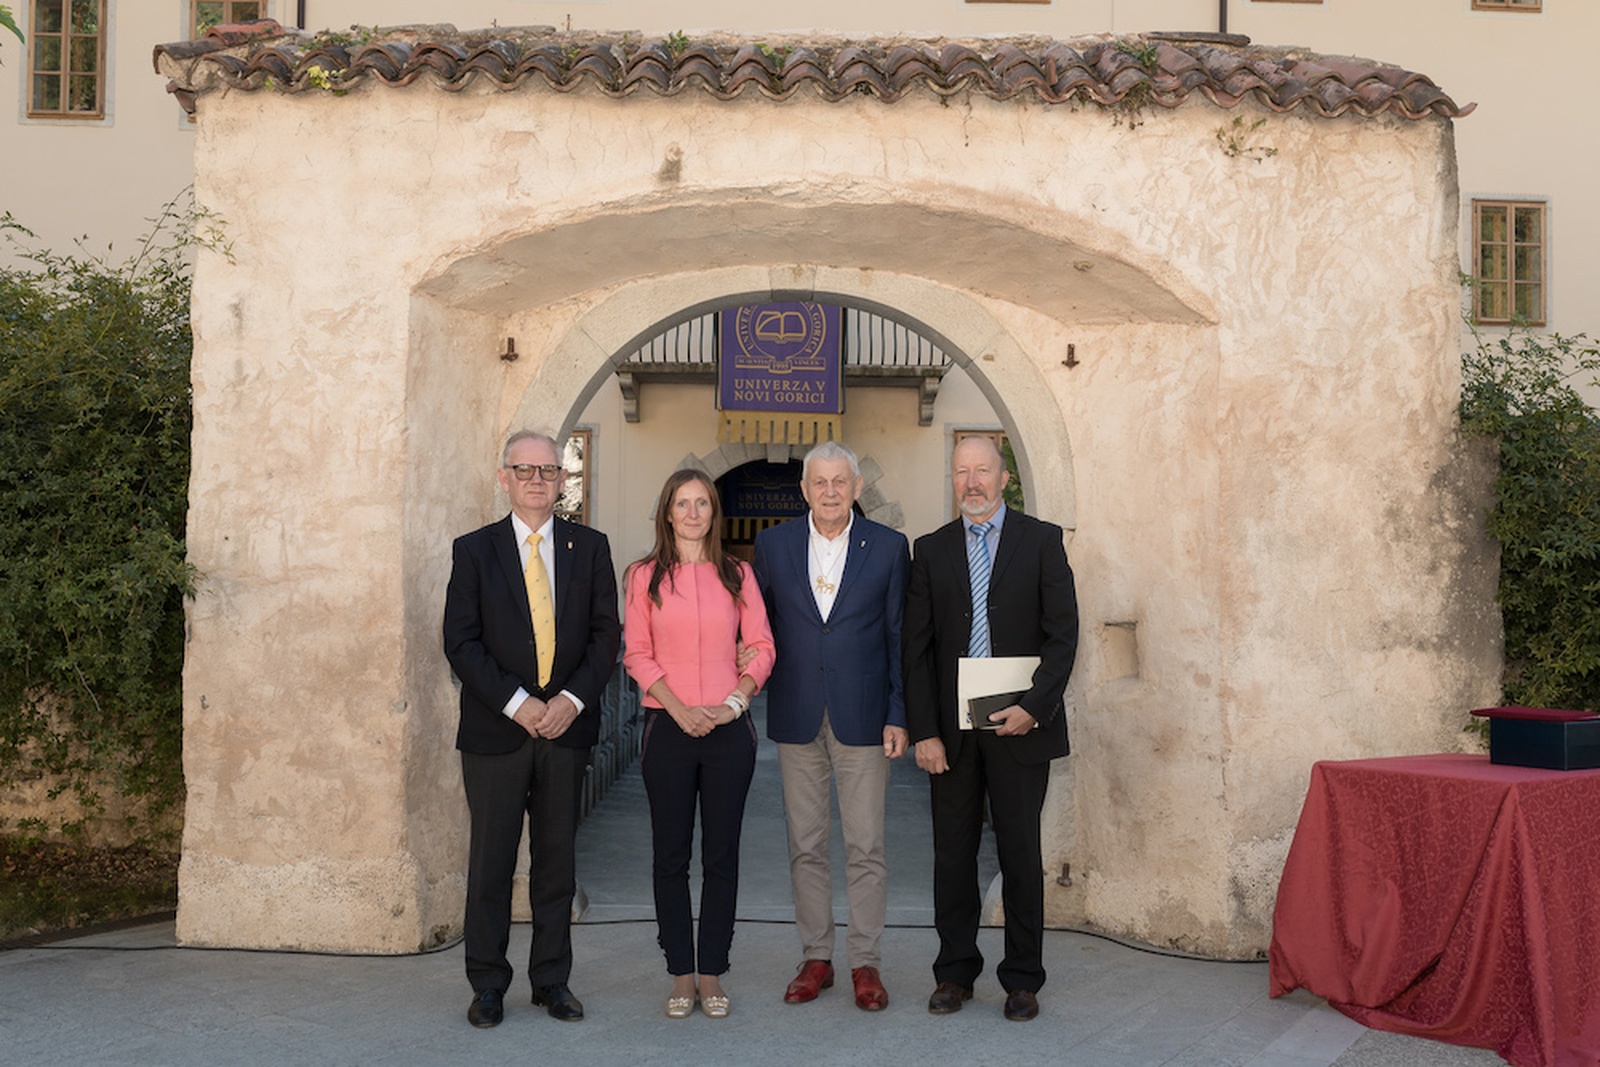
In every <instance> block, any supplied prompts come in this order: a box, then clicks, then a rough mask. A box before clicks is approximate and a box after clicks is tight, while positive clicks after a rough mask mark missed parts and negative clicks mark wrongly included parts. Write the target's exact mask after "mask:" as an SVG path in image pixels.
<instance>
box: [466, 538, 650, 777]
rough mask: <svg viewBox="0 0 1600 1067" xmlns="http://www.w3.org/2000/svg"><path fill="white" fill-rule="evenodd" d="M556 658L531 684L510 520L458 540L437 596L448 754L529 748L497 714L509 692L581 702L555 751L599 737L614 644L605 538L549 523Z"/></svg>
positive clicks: (530, 650) (524, 601)
mask: <svg viewBox="0 0 1600 1067" xmlns="http://www.w3.org/2000/svg"><path fill="white" fill-rule="evenodd" d="M551 541H552V542H553V547H554V550H555V561H556V581H555V586H556V603H555V610H556V658H555V664H554V666H553V667H552V669H551V673H550V684H549V685H547V686H543V687H541V686H540V685H539V660H538V655H537V653H536V652H535V650H534V644H533V619H532V616H531V615H530V613H529V610H528V589H527V585H526V584H525V583H524V581H523V577H522V563H521V558H520V556H519V555H518V553H517V539H516V534H515V533H514V532H513V529H512V526H511V516H510V515H507V516H506V517H505V518H503V519H501V520H500V521H499V522H492V523H490V524H489V525H488V526H484V527H481V528H480V529H477V530H474V531H473V532H472V533H469V534H466V535H464V536H462V537H458V538H456V541H455V546H454V550H453V560H452V563H451V567H450V584H449V586H448V587H447V588H446V590H445V597H444V654H445V658H446V659H448V660H449V661H450V667H451V669H452V670H454V671H455V674H456V677H457V678H459V679H460V680H461V723H460V727H459V728H458V730H457V731H456V747H457V748H459V749H461V750H462V751H463V752H475V753H479V754H483V755H495V754H503V753H507V752H515V751H516V750H517V749H518V748H519V747H521V745H522V743H523V742H524V741H526V740H527V738H528V734H527V731H526V730H524V729H523V728H522V727H521V726H519V725H517V724H516V723H515V722H513V721H512V720H510V719H508V718H507V717H506V716H505V714H504V709H505V706H506V702H507V701H509V700H510V699H511V696H512V694H513V693H515V692H516V691H517V687H518V686H521V687H522V688H523V689H526V690H527V691H528V692H529V693H532V694H533V695H534V696H536V697H538V698H540V699H541V700H548V699H549V698H551V697H553V696H555V695H556V694H558V693H560V692H561V691H562V690H563V689H565V690H567V691H569V692H571V693H572V694H573V695H574V696H576V697H577V698H578V699H579V700H581V701H583V705H584V707H583V713H582V714H581V715H579V716H578V717H577V719H576V720H574V722H573V723H572V725H571V726H569V727H568V728H567V731H566V733H564V734H562V735H561V736H560V737H559V738H557V739H556V743H557V744H559V745H564V746H567V747H569V748H587V747H589V746H591V745H593V744H594V743H595V741H596V740H597V739H598V737H599V734H600V697H601V696H602V695H603V694H604V693H605V688H606V683H607V681H609V680H610V678H611V672H612V670H613V669H614V668H615V667H616V663H617V649H618V647H620V645H621V643H622V624H621V622H620V621H619V619H618V616H617V576H616V572H615V571H614V570H612V567H611V545H610V543H609V542H608V541H607V540H606V536H605V534H603V533H600V532H599V531H597V530H591V529H590V528H589V527H587V526H580V525H578V524H577V523H573V522H568V521H567V520H565V519H563V518H561V517H560V516H557V517H556V520H555V529H554V531H553V533H552V536H551Z"/></svg>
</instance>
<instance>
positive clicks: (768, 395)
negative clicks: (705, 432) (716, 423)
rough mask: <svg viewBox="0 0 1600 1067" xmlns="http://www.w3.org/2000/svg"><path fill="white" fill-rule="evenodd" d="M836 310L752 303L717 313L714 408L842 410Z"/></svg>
mask: <svg viewBox="0 0 1600 1067" xmlns="http://www.w3.org/2000/svg"><path fill="white" fill-rule="evenodd" d="M841 318H842V316H841V314H840V311H839V308H838V307H837V306H835V305H832V304H799V303H794V304H756V305H754V306H752V307H739V308H729V309H728V310H726V311H724V312H723V313H722V320H721V332H720V334H719V342H720V345H721V351H720V352H719V354H718V359H717V407H718V408H720V409H721V410H723V411H792V412H806V413H811V414H821V415H837V414H839V413H840V412H842V411H844V389H843V364H844V358H843V345H842V331H841V329H840V320H841Z"/></svg>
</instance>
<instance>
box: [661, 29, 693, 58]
mask: <svg viewBox="0 0 1600 1067" xmlns="http://www.w3.org/2000/svg"><path fill="white" fill-rule="evenodd" d="M665 43H666V46H667V51H668V52H671V53H672V54H673V56H680V55H682V54H683V52H684V49H686V48H688V47H689V35H688V34H686V33H684V32H683V31H682V30H673V31H672V32H671V33H669V34H667V39H666V42H665Z"/></svg>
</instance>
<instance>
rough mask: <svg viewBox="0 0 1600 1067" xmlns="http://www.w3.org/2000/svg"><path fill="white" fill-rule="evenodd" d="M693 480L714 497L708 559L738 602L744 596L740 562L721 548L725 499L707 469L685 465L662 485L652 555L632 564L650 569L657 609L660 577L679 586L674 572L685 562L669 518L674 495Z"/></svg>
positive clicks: (659, 599) (659, 601) (652, 598)
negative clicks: (722, 499)
mask: <svg viewBox="0 0 1600 1067" xmlns="http://www.w3.org/2000/svg"><path fill="white" fill-rule="evenodd" d="M690 482H699V483H700V484H701V485H703V486H705V487H706V495H707V496H709V497H710V498H711V525H710V528H709V529H707V531H706V540H705V545H706V562H708V563H712V564H715V566H716V568H717V577H718V578H719V579H721V581H722V586H723V588H725V589H726V590H727V591H728V594H729V595H730V596H732V597H733V599H734V602H735V603H739V602H740V601H741V599H742V598H741V596H740V592H741V590H742V589H743V588H744V572H743V571H742V570H740V569H739V561H738V560H737V559H735V558H734V557H733V556H730V555H728V553H726V552H724V551H723V550H722V501H721V500H719V499H718V498H717V487H716V486H715V485H713V484H712V482H711V479H710V478H708V477H707V476H706V474H705V472H704V471H697V470H691V469H688V468H684V469H683V470H676V471H673V472H672V473H671V474H670V475H668V477H667V482H666V484H665V485H663V486H662V487H661V497H660V499H658V500H657V501H656V544H655V547H654V548H653V549H651V550H650V554H649V555H647V556H645V557H643V558H642V559H639V560H635V561H634V563H633V564H632V565H631V566H630V567H629V570H632V569H633V567H649V568H650V599H651V601H652V602H654V604H655V606H656V607H658V608H659V607H660V606H661V580H662V579H663V578H665V579H666V580H667V582H668V584H670V585H672V586H673V588H674V589H676V588H677V586H676V583H675V582H673V579H672V571H673V568H675V567H677V565H678V564H679V563H682V562H683V561H682V560H680V559H679V558H678V539H677V538H676V537H675V536H673V532H672V524H671V523H670V522H668V521H667V519H668V517H669V516H671V514H672V500H673V497H675V496H677V494H678V490H679V489H680V488H682V487H683V486H685V485H688V484H689V483H690Z"/></svg>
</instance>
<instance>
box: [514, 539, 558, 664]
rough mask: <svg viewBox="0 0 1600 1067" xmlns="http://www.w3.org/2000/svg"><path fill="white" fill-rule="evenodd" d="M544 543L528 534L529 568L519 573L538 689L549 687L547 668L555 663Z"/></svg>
mask: <svg viewBox="0 0 1600 1067" xmlns="http://www.w3.org/2000/svg"><path fill="white" fill-rule="evenodd" d="M543 540H544V538H542V537H540V536H539V535H538V534H536V533H531V534H529V535H528V547H529V549H530V551H529V552H528V569H527V570H526V571H524V572H523V574H522V580H523V583H524V584H525V585H527V587H528V610H529V613H530V614H531V615H532V616H533V650H534V653H535V654H536V655H537V656H538V657H539V685H540V686H541V687H543V686H547V685H549V684H550V669H551V667H553V666H554V665H555V661H556V609H555V604H554V603H553V602H552V601H551V599H550V575H549V572H547V571H546V570H545V569H544V559H543V558H541V557H540V555H539V542H541V541H543Z"/></svg>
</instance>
